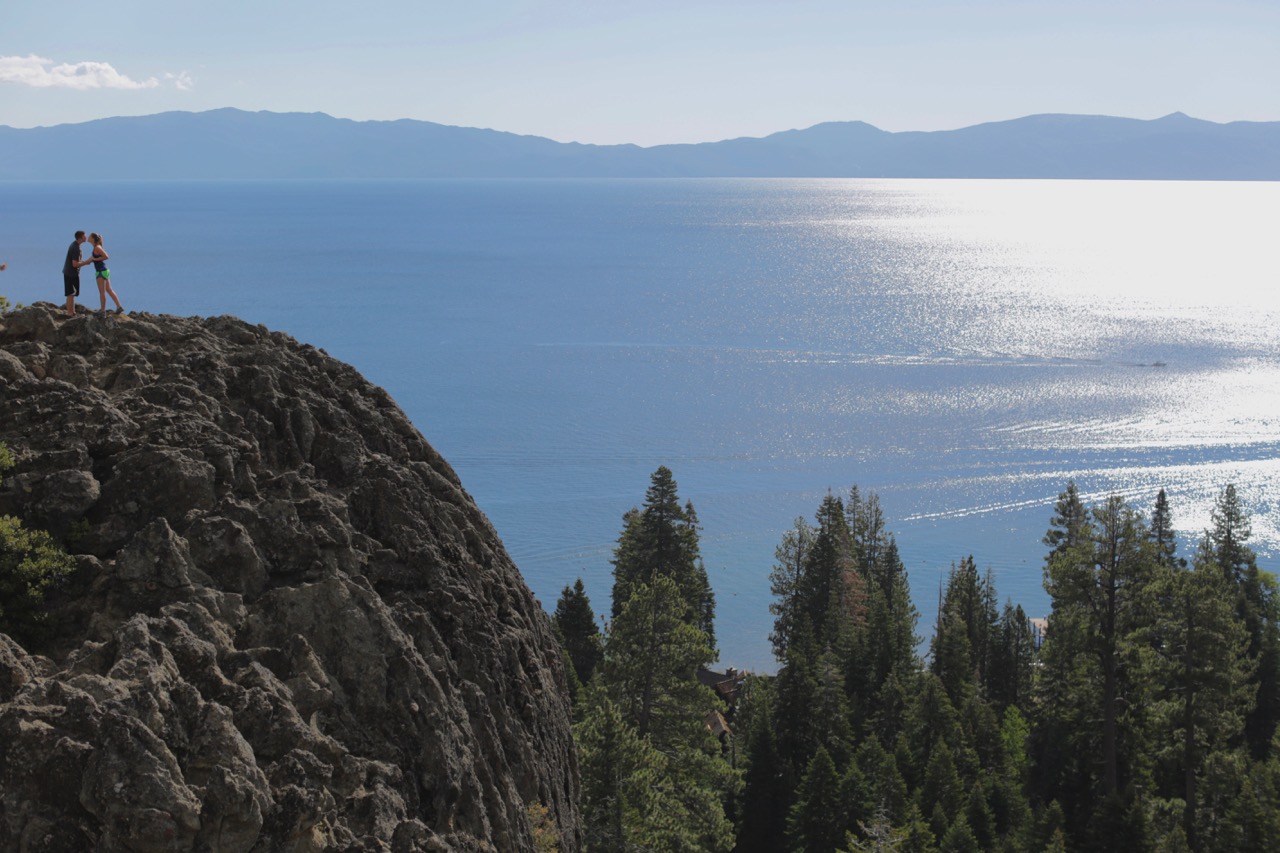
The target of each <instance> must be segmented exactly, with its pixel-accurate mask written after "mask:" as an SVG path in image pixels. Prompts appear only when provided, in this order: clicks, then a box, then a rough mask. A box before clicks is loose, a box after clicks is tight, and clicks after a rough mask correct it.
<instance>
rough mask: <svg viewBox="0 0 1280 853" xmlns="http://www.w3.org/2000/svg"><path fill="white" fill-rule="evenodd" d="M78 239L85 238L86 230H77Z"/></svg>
mask: <svg viewBox="0 0 1280 853" xmlns="http://www.w3.org/2000/svg"><path fill="white" fill-rule="evenodd" d="M76 239H77V240H83V239H84V232H83V231H77V232H76Z"/></svg>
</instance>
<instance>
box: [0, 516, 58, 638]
mask: <svg viewBox="0 0 1280 853" xmlns="http://www.w3.org/2000/svg"><path fill="white" fill-rule="evenodd" d="M75 565H76V564H75V560H73V559H72V558H71V556H70V555H69V554H67V552H65V551H63V550H62V549H61V548H60V547H58V543H57V542H55V541H54V538H53V537H52V536H50V535H49V534H48V533H46V532H45V531H43V530H27V529H26V528H25V527H23V526H22V522H21V521H19V520H18V519H16V518H14V517H13V516H11V515H0V633H4V634H8V635H9V636H11V637H13V638H14V639H15V640H17V641H18V642H19V643H21V644H22V645H24V646H25V645H28V644H30V643H32V642H39V641H41V640H43V639H45V638H46V637H47V636H48V634H49V631H50V629H51V627H52V626H51V625H50V620H49V612H48V610H47V608H46V607H45V593H46V592H48V591H49V590H50V589H51V588H53V587H55V586H56V585H57V584H59V583H61V582H62V580H63V579H64V578H66V577H67V576H68V575H70V574H71V572H72V571H74V569H75Z"/></svg>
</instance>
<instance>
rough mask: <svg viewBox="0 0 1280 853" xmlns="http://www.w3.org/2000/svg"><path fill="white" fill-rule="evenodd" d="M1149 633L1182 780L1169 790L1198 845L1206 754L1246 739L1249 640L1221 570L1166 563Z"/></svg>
mask: <svg viewBox="0 0 1280 853" xmlns="http://www.w3.org/2000/svg"><path fill="white" fill-rule="evenodd" d="M1151 595H1152V600H1153V608H1152V621H1151V624H1150V627H1149V628H1148V632H1149V633H1148V634H1147V636H1148V638H1149V641H1150V643H1151V645H1152V647H1153V650H1154V652H1155V655H1154V658H1153V662H1154V667H1153V670H1152V672H1151V673H1150V676H1149V677H1150V678H1151V680H1152V681H1153V683H1154V684H1155V685H1157V688H1158V692H1157V693H1156V702H1155V703H1154V708H1153V715H1154V717H1155V718H1156V720H1157V724H1158V725H1159V726H1160V728H1161V731H1162V733H1167V734H1162V736H1161V737H1160V738H1158V740H1157V743H1162V744H1168V747H1167V748H1165V749H1164V750H1162V751H1161V753H1160V757H1161V758H1162V759H1164V763H1165V764H1166V765H1167V766H1168V767H1169V768H1170V769H1171V770H1172V771H1173V776H1172V778H1171V779H1170V781H1171V782H1172V781H1173V780H1175V779H1176V782H1174V784H1173V785H1172V786H1171V787H1172V790H1170V791H1169V794H1170V795H1171V796H1180V797H1181V798H1182V800H1183V802H1184V812H1183V823H1182V829H1183V831H1184V833H1185V835H1186V839H1187V842H1188V844H1189V845H1190V846H1191V848H1192V849H1199V847H1200V844H1199V840H1198V839H1199V836H1200V834H1201V833H1200V825H1199V822H1198V820H1197V807H1198V804H1199V801H1200V799H1201V798H1200V794H1199V792H1198V791H1197V784H1198V780H1199V778H1200V777H1201V775H1202V774H1203V772H1204V762H1205V759H1206V756H1207V755H1208V754H1209V753H1210V752H1212V751H1215V750H1218V749H1234V748H1236V747H1238V746H1239V745H1240V744H1241V743H1242V741H1243V728H1244V718H1245V714H1246V712H1247V711H1248V710H1249V708H1250V707H1251V705H1252V702H1251V699H1252V692H1253V688H1252V687H1251V686H1250V685H1249V676H1250V675H1251V673H1252V665H1251V662H1250V661H1249V659H1248V657H1247V654H1246V652H1247V646H1248V637H1247V635H1246V632H1245V627H1244V624H1243V622H1241V621H1240V620H1239V619H1237V618H1236V614H1235V610H1234V606H1233V604H1234V601H1233V595H1232V591H1231V589H1230V587H1229V586H1228V584H1227V582H1226V581H1225V580H1224V579H1223V577H1222V574H1221V571H1220V570H1219V568H1218V567H1217V566H1216V565H1214V564H1212V563H1206V562H1199V563H1198V564H1197V565H1196V567H1195V569H1194V570H1192V571H1187V570H1184V569H1180V568H1174V567H1165V568H1163V569H1162V572H1161V574H1160V575H1159V577H1158V579H1157V581H1156V582H1155V583H1153V584H1152V591H1151Z"/></svg>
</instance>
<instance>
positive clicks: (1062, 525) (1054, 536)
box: [1044, 480, 1089, 559]
mask: <svg viewBox="0 0 1280 853" xmlns="http://www.w3.org/2000/svg"><path fill="white" fill-rule="evenodd" d="M1088 525H1089V514H1088V511H1087V510H1086V509H1085V507H1084V502H1083V501H1081V500H1080V492H1079V491H1078V490H1077V489H1076V484H1075V481H1074V480H1069V481H1067V488H1066V489H1065V490H1064V491H1063V492H1061V493H1060V494H1059V495H1058V500H1057V503H1055V504H1054V506H1053V518H1052V519H1050V521H1049V531H1048V532H1047V533H1045V535H1044V544H1046V545H1048V546H1049V547H1050V548H1051V549H1052V550H1051V551H1050V553H1049V557H1048V559H1052V558H1053V557H1054V556H1056V555H1058V554H1061V553H1064V552H1066V551H1070V550H1071V549H1073V548H1076V547H1078V546H1080V545H1082V544H1083V543H1084V540H1085V535H1086V528H1087V527H1088Z"/></svg>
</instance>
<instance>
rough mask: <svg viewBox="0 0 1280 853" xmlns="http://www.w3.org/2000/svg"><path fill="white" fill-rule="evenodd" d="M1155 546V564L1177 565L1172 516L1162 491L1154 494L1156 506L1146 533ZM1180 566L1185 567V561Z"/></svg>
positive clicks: (1175, 538) (1175, 535) (1176, 543)
mask: <svg viewBox="0 0 1280 853" xmlns="http://www.w3.org/2000/svg"><path fill="white" fill-rule="evenodd" d="M1148 535H1149V536H1150V538H1151V544H1152V545H1154V546H1155V554H1156V562H1158V563H1159V564H1160V565H1162V566H1174V565H1178V564H1179V562H1178V542H1177V531H1175V530H1174V529H1173V514H1172V513H1171V512H1170V510H1169V498H1168V497H1167V496H1166V495H1165V493H1164V489H1161V490H1160V491H1159V492H1158V493H1157V494H1156V505H1155V508H1154V509H1152V510H1151V527H1150V529H1149V531H1148ZM1181 565H1184V566H1185V565H1186V563H1185V561H1184V562H1182V563H1181Z"/></svg>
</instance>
